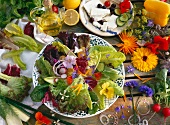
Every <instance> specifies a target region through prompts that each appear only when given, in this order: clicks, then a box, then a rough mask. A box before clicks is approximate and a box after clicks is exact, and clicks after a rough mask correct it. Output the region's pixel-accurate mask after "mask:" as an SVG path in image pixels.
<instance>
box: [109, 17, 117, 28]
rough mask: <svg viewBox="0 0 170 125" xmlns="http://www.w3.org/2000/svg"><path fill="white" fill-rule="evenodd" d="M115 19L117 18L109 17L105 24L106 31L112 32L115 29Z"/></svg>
mask: <svg viewBox="0 0 170 125" xmlns="http://www.w3.org/2000/svg"><path fill="white" fill-rule="evenodd" d="M117 17H118V16H116V15H111V16H110V18H108V19H107V22H108V27H107V29H108V30H110V31H113V30H114V29H115V28H116V27H117V24H116V19H117Z"/></svg>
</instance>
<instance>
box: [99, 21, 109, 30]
mask: <svg viewBox="0 0 170 125" xmlns="http://www.w3.org/2000/svg"><path fill="white" fill-rule="evenodd" d="M107 27H108V22H104V23H103V25H101V28H100V30H102V31H104V32H106V31H107Z"/></svg>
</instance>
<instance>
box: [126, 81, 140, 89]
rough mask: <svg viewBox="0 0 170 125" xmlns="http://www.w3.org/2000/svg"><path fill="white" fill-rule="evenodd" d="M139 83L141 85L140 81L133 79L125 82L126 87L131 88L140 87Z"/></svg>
mask: <svg viewBox="0 0 170 125" xmlns="http://www.w3.org/2000/svg"><path fill="white" fill-rule="evenodd" d="M138 85H139V84H138V82H137V81H135V80H131V81H129V82H126V83H125V86H126V87H131V88H136V87H138Z"/></svg>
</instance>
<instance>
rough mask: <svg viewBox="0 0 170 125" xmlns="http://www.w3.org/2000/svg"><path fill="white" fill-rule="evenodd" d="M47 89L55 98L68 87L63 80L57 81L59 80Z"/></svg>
mask: <svg viewBox="0 0 170 125" xmlns="http://www.w3.org/2000/svg"><path fill="white" fill-rule="evenodd" d="M49 87H50V91H51V93H52V94H53V95H54V96H55V97H57V96H58V95H59V93H60V92H61V93H63V92H64V90H65V89H66V88H67V87H68V85H67V83H66V82H65V81H64V80H62V79H59V80H58V81H57V83H55V84H50V85H49Z"/></svg>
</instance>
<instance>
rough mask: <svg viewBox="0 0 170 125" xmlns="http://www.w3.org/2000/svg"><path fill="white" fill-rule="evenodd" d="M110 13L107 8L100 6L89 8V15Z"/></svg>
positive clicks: (101, 15) (102, 15)
mask: <svg viewBox="0 0 170 125" xmlns="http://www.w3.org/2000/svg"><path fill="white" fill-rule="evenodd" d="M109 14H110V10H109V9H102V8H92V9H91V13H90V16H91V17H93V16H100V17H102V18H103V17H105V16H107V15H109Z"/></svg>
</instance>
